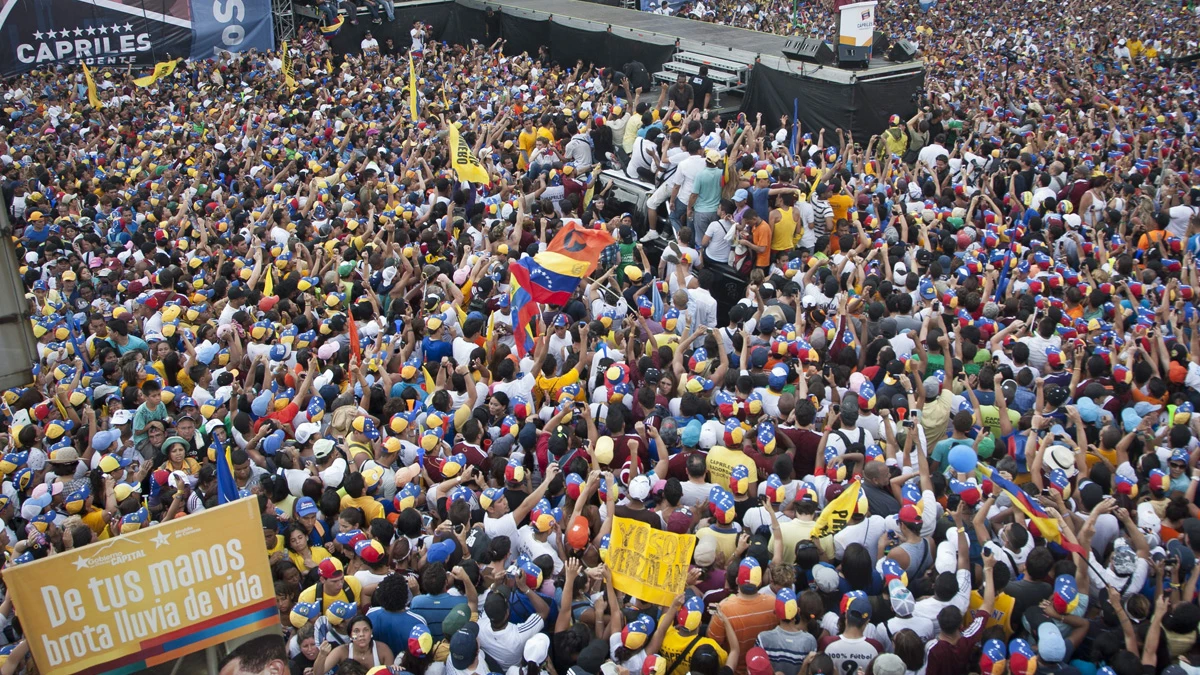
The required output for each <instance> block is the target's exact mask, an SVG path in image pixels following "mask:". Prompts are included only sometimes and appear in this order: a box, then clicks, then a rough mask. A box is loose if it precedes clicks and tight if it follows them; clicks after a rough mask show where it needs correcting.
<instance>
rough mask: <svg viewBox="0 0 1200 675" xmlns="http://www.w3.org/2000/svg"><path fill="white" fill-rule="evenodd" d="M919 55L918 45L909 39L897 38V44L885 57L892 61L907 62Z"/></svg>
mask: <svg viewBox="0 0 1200 675" xmlns="http://www.w3.org/2000/svg"><path fill="white" fill-rule="evenodd" d="M916 56H917V47H916V45H914V44H913V43H911V42H909V41H908V40H896V44H894V45H892V48H891V49H889V50H888V51H887V55H886V56H884V58H885V59H887V60H888V61H891V62H892V63H906V62H908V61H912V60H913V59H914V58H916Z"/></svg>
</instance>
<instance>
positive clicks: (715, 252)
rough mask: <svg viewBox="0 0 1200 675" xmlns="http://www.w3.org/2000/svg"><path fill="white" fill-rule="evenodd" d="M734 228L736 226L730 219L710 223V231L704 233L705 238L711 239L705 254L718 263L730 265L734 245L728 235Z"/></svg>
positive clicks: (705, 248)
mask: <svg viewBox="0 0 1200 675" xmlns="http://www.w3.org/2000/svg"><path fill="white" fill-rule="evenodd" d="M734 227H736V226H735V225H734V224H733V223H731V222H729V220H728V219H726V220H714V221H712V222H711V223H709V224H708V229H707V230H705V231H704V236H706V237H708V238H709V241H708V246H705V247H704V254H705V255H707V256H708V257H710V258H712V259H713V260H716V261H717V262H720V263H728V262H729V252H730V251H731V250H733V244H732V243H730V241H729V238H728V237H727V236H726V235H728V234H729V231H730V230H731V229H733V228H734Z"/></svg>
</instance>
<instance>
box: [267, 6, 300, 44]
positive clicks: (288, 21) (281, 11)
mask: <svg viewBox="0 0 1200 675" xmlns="http://www.w3.org/2000/svg"><path fill="white" fill-rule="evenodd" d="M271 21H272V22H273V23H274V24H275V44H276V46H278V45H279V43H280V42H283V41H284V40H293V39H295V37H296V12H295V9H294V8H293V7H292V0H271Z"/></svg>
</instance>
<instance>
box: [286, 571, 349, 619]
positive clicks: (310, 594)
mask: <svg viewBox="0 0 1200 675" xmlns="http://www.w3.org/2000/svg"><path fill="white" fill-rule="evenodd" d="M322 585H323V584H321V583H320V582H317V583H315V584H313V585H312V586H309V587H308V588H306V589H304V590H303V591H300V599H299V601H300V602H316V600H317V592H318V589H320V588H321V587H322ZM347 587H349V588H350V592H351V593H353V594H354V602H355V604H358V603H361V602H362V582H360V581H359V580H358V578H357V577H352V576H350V575H349V574H347V575H345V576H343V577H342V590H340V591H338V593H337V595H326V594H325V593H324V592H321V611H325V610H327V609H329V606H330V605H332V604H333V603H335V602H349V601H350V598H349V597H347V596H346V588H347Z"/></svg>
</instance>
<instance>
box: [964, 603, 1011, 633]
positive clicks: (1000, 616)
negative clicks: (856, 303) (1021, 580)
mask: <svg viewBox="0 0 1200 675" xmlns="http://www.w3.org/2000/svg"><path fill="white" fill-rule="evenodd" d="M1015 603H1016V599H1015V598H1013V596H1011V595H1009V594H1007V593H1001V594H999V595H997V596H996V602H995V604H994V608H993V609H992V615H991V616H990V617H988V622H987V627H988V628H991V627H992V626H1000V627H1001V628H1003V629H1004V639H1006V640H1007V639H1008V638H1011V637H1012V634H1013V629H1012V626H1011V625H1009V624H1010V622H1011V619H1012V611H1013V605H1014V604H1015ZM982 606H983V596H982V595H980V594H979V592H978V591H971V611H970V612H968V613H967V618H966V619H964V622H966V621H967V620H969V617H970V616H971V614H974V612H975V610H977V609H979V608H980V607H982Z"/></svg>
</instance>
